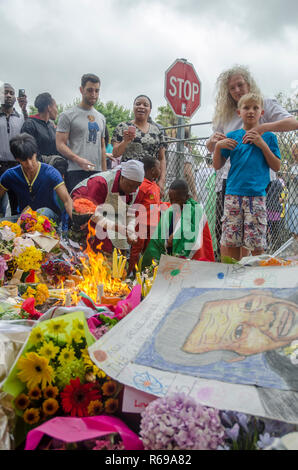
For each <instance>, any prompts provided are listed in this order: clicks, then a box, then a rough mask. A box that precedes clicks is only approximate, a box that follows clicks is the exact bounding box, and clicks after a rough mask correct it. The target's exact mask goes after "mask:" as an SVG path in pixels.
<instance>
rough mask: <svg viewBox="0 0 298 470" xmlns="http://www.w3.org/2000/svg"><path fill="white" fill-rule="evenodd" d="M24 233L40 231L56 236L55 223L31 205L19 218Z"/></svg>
mask: <svg viewBox="0 0 298 470" xmlns="http://www.w3.org/2000/svg"><path fill="white" fill-rule="evenodd" d="M18 224H19V226H20V227H21V229H22V232H23V233H31V232H39V233H42V234H44V235H49V236H50V237H56V236H57V235H56V229H55V225H56V224H55V223H54V222H53V221H52V220H50V219H49V218H48V217H46V216H45V215H41V214H38V212H36V211H33V210H32V209H31V208H30V207H28V208H26V209H25V210H24V211H23V213H22V214H21V215H20V217H19V219H18Z"/></svg>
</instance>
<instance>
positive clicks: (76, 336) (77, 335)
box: [70, 330, 84, 343]
mask: <svg viewBox="0 0 298 470" xmlns="http://www.w3.org/2000/svg"><path fill="white" fill-rule="evenodd" d="M70 336H71V340H74V341H75V343H80V342H81V341H82V337H83V336H84V332H82V331H80V330H73V331H72V332H71V333H70Z"/></svg>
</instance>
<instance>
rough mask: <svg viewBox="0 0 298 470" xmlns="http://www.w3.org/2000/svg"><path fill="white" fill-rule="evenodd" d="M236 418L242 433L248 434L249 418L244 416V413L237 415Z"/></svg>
mask: <svg viewBox="0 0 298 470" xmlns="http://www.w3.org/2000/svg"><path fill="white" fill-rule="evenodd" d="M237 417H238V421H239V423H240V425H241V426H242V427H243V429H244V431H245V432H247V433H249V429H248V421H249V417H248V416H247V415H245V414H244V413H237Z"/></svg>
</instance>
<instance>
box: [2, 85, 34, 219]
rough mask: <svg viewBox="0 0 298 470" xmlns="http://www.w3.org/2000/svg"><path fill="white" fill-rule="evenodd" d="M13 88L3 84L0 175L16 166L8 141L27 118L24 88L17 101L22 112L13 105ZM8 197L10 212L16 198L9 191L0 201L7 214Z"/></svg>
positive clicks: (4, 212) (14, 210)
mask: <svg viewBox="0 0 298 470" xmlns="http://www.w3.org/2000/svg"><path fill="white" fill-rule="evenodd" d="M16 100H17V98H16V94H15V89H14V88H13V86H12V85H10V84H9V83H4V85H3V97H2V100H1V108H0V176H1V175H2V174H3V173H4V172H5V171H6V170H8V169H9V168H12V167H14V166H16V165H17V164H18V163H17V162H16V161H15V159H14V157H13V155H12V153H11V151H10V147H9V141H10V139H11V138H12V137H14V136H16V135H17V134H19V133H20V131H21V128H22V125H23V123H24V121H25V119H27V117H28V114H27V109H26V108H27V97H26V93H25V90H23V89H21V90H19V96H18V103H19V106H20V108H21V110H22V114H20V113H18V112H17V110H16V109H15V107H14V105H15V102H16ZM8 197H9V202H10V209H11V214H13V213H15V212H16V209H17V200H16V197H15V195H14V194H13V193H11V192H9V193H8V196H7V195H5V196H4V197H3V198H2V200H1V201H0V213H1V214H3V216H5V214H6V213H7V215H9V211H8V209H9V205H8Z"/></svg>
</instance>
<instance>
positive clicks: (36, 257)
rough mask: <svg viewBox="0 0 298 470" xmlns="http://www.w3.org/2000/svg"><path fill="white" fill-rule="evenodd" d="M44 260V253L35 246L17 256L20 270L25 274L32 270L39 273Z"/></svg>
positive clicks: (27, 248) (28, 247)
mask: <svg viewBox="0 0 298 470" xmlns="http://www.w3.org/2000/svg"><path fill="white" fill-rule="evenodd" d="M42 259H43V254H42V251H41V250H40V249H38V248H36V247H35V246H34V245H33V246H27V247H25V249H24V250H23V251H22V252H21V253H20V254H19V255H18V256H15V260H16V262H17V265H18V267H19V269H22V270H23V271H25V272H29V271H30V270H34V271H38V270H39V269H40V266H41V263H42Z"/></svg>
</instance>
